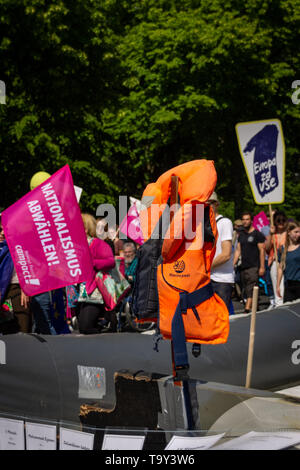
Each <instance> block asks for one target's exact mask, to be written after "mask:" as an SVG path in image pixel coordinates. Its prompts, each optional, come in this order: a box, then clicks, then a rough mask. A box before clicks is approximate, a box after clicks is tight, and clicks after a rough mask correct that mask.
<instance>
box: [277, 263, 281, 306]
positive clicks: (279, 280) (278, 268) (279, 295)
mask: <svg viewBox="0 0 300 470" xmlns="http://www.w3.org/2000/svg"><path fill="white" fill-rule="evenodd" d="M282 276H283V270H282V267H281V263H278V266H277V282H276V294H277V295H278V297H280V298H281V297H282V295H281V292H280V283H281V279H282Z"/></svg>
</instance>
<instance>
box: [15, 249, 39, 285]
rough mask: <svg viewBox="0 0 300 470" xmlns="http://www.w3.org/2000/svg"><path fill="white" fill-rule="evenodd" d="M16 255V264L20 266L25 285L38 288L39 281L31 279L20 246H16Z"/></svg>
mask: <svg viewBox="0 0 300 470" xmlns="http://www.w3.org/2000/svg"><path fill="white" fill-rule="evenodd" d="M16 253H17V264H18V265H20V268H21V270H22V274H23V278H24V281H25V283H26V284H31V285H34V286H39V285H40V281H39V279H33V278H32V275H31V273H30V270H29V267H28V262H27V260H26V257H25V254H24V251H23V248H22V247H21V245H17V246H16Z"/></svg>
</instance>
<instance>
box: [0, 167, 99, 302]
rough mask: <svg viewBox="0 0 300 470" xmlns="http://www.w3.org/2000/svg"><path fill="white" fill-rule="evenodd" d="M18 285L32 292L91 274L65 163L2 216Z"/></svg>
mask: <svg viewBox="0 0 300 470" xmlns="http://www.w3.org/2000/svg"><path fill="white" fill-rule="evenodd" d="M1 220H2V224H3V228H4V233H5V237H6V241H7V244H8V247H9V250H10V253H11V256H12V258H13V261H14V265H15V268H16V271H17V275H18V278H19V282H20V285H21V288H22V289H23V291H24V292H25V294H27V295H29V296H32V295H36V294H40V293H42V292H46V291H50V290H52V289H58V288H60V287H65V286H68V285H71V284H77V283H79V282H82V281H89V280H90V279H92V278H93V264H92V259H91V255H90V250H89V246H88V243H87V238H86V234H85V230H84V225H83V221H82V218H81V213H80V208H79V205H78V202H77V200H76V195H75V191H74V185H73V181H72V175H71V171H70V168H69V166H68V165H65V166H64V167H63V168H61V169H60V170H58V171H57V172H56V173H54V175H53V176H51V177H50V178H49V179H48V180H46V181H45V182H44V183H42V184H40V185H39V186H38V187H37V188H35V189H33V190H32V191H30V192H29V193H27V194H26V195H25V196H23V197H22V198H21V199H19V200H18V201H17V202H16V203H15V204H13V205H12V206H10V207H9V208H8V209H6V210H5V211H4V212H2V216H1Z"/></svg>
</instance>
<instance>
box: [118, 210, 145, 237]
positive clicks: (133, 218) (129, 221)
mask: <svg viewBox="0 0 300 470" xmlns="http://www.w3.org/2000/svg"><path fill="white" fill-rule="evenodd" d="M120 232H122V233H124V235H126V237H128V238H130V239H131V240H133V241H135V242H136V243H138V244H139V245H142V244H143V243H144V238H143V234H142V230H141V225H140V216H139V213H138V211H137V208H136V203H134V204H133V205H132V206H131V207H130V208H129V211H128V212H127V215H126V217H125V218H124V220H123V221H122V222H121V224H120Z"/></svg>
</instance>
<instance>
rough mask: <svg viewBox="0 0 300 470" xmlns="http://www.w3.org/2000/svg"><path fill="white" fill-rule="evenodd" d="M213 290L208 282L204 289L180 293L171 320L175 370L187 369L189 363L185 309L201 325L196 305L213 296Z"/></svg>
mask: <svg viewBox="0 0 300 470" xmlns="http://www.w3.org/2000/svg"><path fill="white" fill-rule="evenodd" d="M213 294H214V293H213V288H212V285H211V283H210V282H209V283H208V284H206V285H205V286H204V287H201V288H200V289H197V290H195V291H194V292H190V293H188V292H180V293H179V302H178V304H177V308H176V311H175V313H174V316H173V319H172V340H173V348H174V364H175V370H178V369H179V370H180V369H188V367H189V361H188V354H187V348H186V341H185V330H184V323H183V318H182V315H183V314H186V312H187V309H188V308H190V309H192V310H193V312H194V315H195V317H196V318H197V320H198V321H199V323H201V320H200V318H199V315H198V312H197V310H196V305H199V304H201V303H202V302H204V301H205V300H208V299H210V298H211V297H212V296H213Z"/></svg>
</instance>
